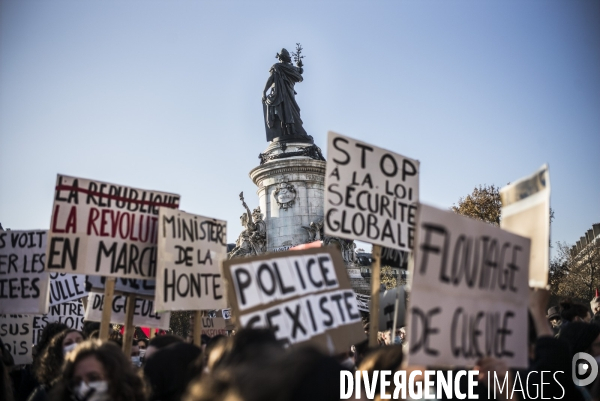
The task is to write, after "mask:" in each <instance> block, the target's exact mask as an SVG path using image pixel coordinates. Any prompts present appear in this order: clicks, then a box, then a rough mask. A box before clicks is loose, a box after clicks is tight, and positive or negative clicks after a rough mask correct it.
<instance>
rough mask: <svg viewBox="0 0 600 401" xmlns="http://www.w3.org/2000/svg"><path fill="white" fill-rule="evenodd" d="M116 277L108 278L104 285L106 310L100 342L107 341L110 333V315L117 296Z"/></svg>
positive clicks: (104, 310) (104, 311)
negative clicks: (114, 297) (114, 298)
mask: <svg viewBox="0 0 600 401" xmlns="http://www.w3.org/2000/svg"><path fill="white" fill-rule="evenodd" d="M115 282H116V279H115V278H114V277H107V278H106V284H105V285H104V308H103V309H102V321H101V322H100V333H99V334H100V335H99V337H100V340H102V341H107V340H108V334H109V332H110V315H111V312H112V303H113V296H114V295H115Z"/></svg>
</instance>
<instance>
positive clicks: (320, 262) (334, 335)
mask: <svg viewBox="0 0 600 401" xmlns="http://www.w3.org/2000/svg"><path fill="white" fill-rule="evenodd" d="M345 270H346V268H345V265H344V261H343V259H342V256H341V254H340V252H339V251H338V250H337V249H334V248H330V247H328V248H312V249H307V250H301V251H288V252H278V253H271V254H266V255H260V256H256V257H250V258H240V259H232V260H227V261H224V262H223V274H224V277H225V278H226V282H227V288H228V290H227V294H228V297H229V300H230V302H231V304H232V305H231V306H232V310H233V316H234V318H236V319H238V324H239V325H241V326H242V327H248V328H270V329H272V330H273V331H274V334H275V337H276V338H277V339H278V340H280V341H282V342H284V343H286V344H289V345H294V344H298V343H303V342H307V341H310V342H311V344H313V345H315V346H317V347H320V348H321V349H324V350H326V351H328V352H330V353H336V352H337V353H339V352H343V350H345V349H347V347H349V346H350V345H352V344H355V343H357V342H360V341H362V340H364V332H363V330H362V324H361V319H360V313H359V312H358V308H357V305H356V298H355V295H354V291H352V289H351V287H350V281H349V279H348V276H347V274H346V272H345Z"/></svg>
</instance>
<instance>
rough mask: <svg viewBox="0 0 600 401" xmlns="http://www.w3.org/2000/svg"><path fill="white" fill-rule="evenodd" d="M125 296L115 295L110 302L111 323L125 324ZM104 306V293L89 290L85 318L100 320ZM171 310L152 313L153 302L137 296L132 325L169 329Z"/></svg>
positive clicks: (93, 320) (94, 320)
mask: <svg viewBox="0 0 600 401" xmlns="http://www.w3.org/2000/svg"><path fill="white" fill-rule="evenodd" d="M126 303H127V297H126V296H125V295H115V296H114V297H113V302H112V311H111V318H110V322H111V323H113V324H125V313H126V308H125V306H126ZM103 308H104V294H99V293H96V292H90V295H89V298H88V304H87V309H86V310H85V320H90V321H92V322H101V321H102V309H103ZM170 322H171V312H163V313H154V302H153V301H151V300H147V299H142V298H137V299H136V300H135V310H134V311H133V325H134V326H143V327H153V328H158V329H163V330H168V329H169V324H170Z"/></svg>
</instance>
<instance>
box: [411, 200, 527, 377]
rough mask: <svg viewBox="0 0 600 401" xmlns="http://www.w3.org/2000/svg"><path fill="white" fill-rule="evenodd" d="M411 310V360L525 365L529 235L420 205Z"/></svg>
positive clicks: (453, 363)
mask: <svg viewBox="0 0 600 401" xmlns="http://www.w3.org/2000/svg"><path fill="white" fill-rule="evenodd" d="M417 220H418V221H417V224H418V228H417V232H418V235H417V239H416V244H415V263H414V271H413V273H412V277H413V282H412V291H411V294H410V306H409V308H408V326H409V327H410V330H411V332H410V335H409V336H408V339H409V341H410V343H409V344H410V345H409V350H410V351H409V356H408V358H409V359H408V362H409V364H412V365H426V366H427V365H429V366H432V365H435V366H472V365H474V363H475V361H476V360H477V359H479V358H481V357H483V356H493V357H495V358H497V359H500V360H504V361H505V362H506V363H507V364H508V365H509V366H510V367H516V368H521V367H522V368H524V367H527V362H528V361H527V303H528V297H529V287H528V274H529V247H530V240H529V239H527V238H524V237H521V236H518V235H515V234H511V233H509V232H507V231H504V230H501V229H499V228H497V227H494V226H492V225H490V224H486V223H483V222H480V221H476V220H473V219H470V218H468V217H464V216H460V215H457V214H455V213H454V212H451V211H446V210H440V209H436V208H433V207H430V206H427V205H423V204H421V205H419V213H418V218H417Z"/></svg>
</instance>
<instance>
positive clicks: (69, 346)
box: [63, 343, 77, 355]
mask: <svg viewBox="0 0 600 401" xmlns="http://www.w3.org/2000/svg"><path fill="white" fill-rule="evenodd" d="M75 348H77V343H73V344H70V345H67V346H66V347H64V348H63V355H67V354H68V353H69V352H71V351H73V350H74V349H75Z"/></svg>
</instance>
